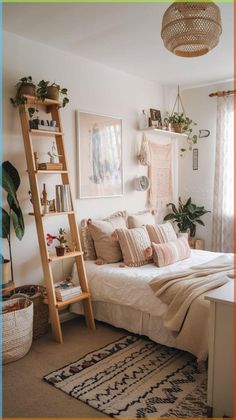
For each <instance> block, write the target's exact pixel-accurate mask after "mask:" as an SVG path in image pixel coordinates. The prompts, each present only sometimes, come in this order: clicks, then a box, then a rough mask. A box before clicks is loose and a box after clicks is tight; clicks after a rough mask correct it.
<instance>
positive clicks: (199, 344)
mask: <svg viewBox="0 0 236 420" xmlns="http://www.w3.org/2000/svg"><path fill="white" fill-rule="evenodd" d="M220 255H221V254H220V253H214V252H208V251H201V250H192V251H191V256H190V258H188V259H185V260H183V261H179V262H177V263H174V264H172V265H169V266H166V267H163V268H158V267H156V266H155V265H154V264H147V265H144V266H142V267H123V268H121V267H120V263H115V264H105V265H101V266H97V265H96V264H95V263H94V261H86V262H85V265H86V271H87V277H88V284H89V289H90V292H91V295H92V300H93V308H94V316H95V319H97V320H99V321H103V322H106V323H109V324H111V325H113V326H115V327H119V328H124V329H126V330H127V331H130V332H134V333H137V334H141V335H146V336H147V337H149V338H150V339H152V340H153V341H156V342H158V343H160V344H164V345H167V346H169V347H175V348H179V349H181V350H186V351H188V352H190V353H192V354H194V355H195V356H196V357H197V359H198V361H203V360H206V358H207V355H208V317H209V316H208V313H209V302H208V301H206V300H205V299H204V295H201V296H200V297H198V298H197V299H196V301H197V302H195V301H194V302H193V303H192V304H191V306H190V309H189V312H190V311H192V317H193V318H194V319H196V318H197V319H196V321H197V322H198V325H197V326H196V328H195V326H193V325H191V324H189V325H188V318H186V321H185V324H187V325H185V326H186V328H187V330H189V331H190V332H192V331H193V328H194V329H195V333H194V334H192V335H191V340H189V339H186V333H185V334H183V333H182V332H181V331H180V333H178V334H175V333H173V332H171V331H170V330H168V329H167V328H166V327H165V326H164V325H163V315H164V314H165V311H166V310H167V305H166V304H164V303H162V302H161V300H160V299H158V298H157V297H156V296H155V295H154V293H153V291H152V290H151V288H150V286H149V282H150V281H151V280H152V279H153V278H155V277H156V276H157V275H165V274H167V273H175V272H178V271H184V270H186V269H188V268H189V267H191V266H193V265H199V264H203V263H207V262H209V261H211V260H213V259H215V258H217V257H218V256H220ZM73 281H74V282H78V276H77V271H76V269H75V267H74V269H73ZM196 305H198V311H197V312H196V314H198V316H195V311H196ZM199 305H200V311H199ZM70 310H71V312H73V313H76V314H83V307H82V304H81V303H75V304H73V305H71V309H70ZM198 326H200V327H199V328H198Z"/></svg>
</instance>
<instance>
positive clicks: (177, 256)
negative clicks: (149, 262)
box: [152, 236, 191, 267]
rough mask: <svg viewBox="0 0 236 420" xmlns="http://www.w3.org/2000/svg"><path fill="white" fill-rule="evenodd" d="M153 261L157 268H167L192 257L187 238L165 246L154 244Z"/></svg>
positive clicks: (164, 244)
mask: <svg viewBox="0 0 236 420" xmlns="http://www.w3.org/2000/svg"><path fill="white" fill-rule="evenodd" d="M152 247H153V260H154V263H155V264H156V265H157V267H165V266H166V265H170V264H174V263H175V262H177V261H181V260H185V259H186V258H189V257H190V253H191V250H190V247H189V244H188V241H187V239H186V238H185V237H183V236H182V237H181V238H178V239H176V240H175V241H170V242H166V243H163V244H154V243H153V244H152Z"/></svg>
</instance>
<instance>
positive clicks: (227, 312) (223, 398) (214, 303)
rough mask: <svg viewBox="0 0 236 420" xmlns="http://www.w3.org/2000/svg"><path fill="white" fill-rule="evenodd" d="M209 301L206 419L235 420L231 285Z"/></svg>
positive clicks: (213, 294)
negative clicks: (207, 413) (226, 418)
mask: <svg viewBox="0 0 236 420" xmlns="http://www.w3.org/2000/svg"><path fill="white" fill-rule="evenodd" d="M205 299H207V300H209V301H210V321H209V322H210V324H209V361H208V392H207V405H208V407H209V417H214V418H219V417H221V418H222V417H231V418H232V417H234V282H233V281H231V282H230V283H228V284H226V285H224V286H222V287H220V288H219V289H216V290H213V291H212V292H210V293H208V294H207V295H206V296H205Z"/></svg>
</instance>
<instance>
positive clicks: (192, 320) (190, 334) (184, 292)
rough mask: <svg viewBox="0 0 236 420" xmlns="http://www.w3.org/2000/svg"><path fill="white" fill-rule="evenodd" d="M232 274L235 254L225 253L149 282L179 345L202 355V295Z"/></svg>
mask: <svg viewBox="0 0 236 420" xmlns="http://www.w3.org/2000/svg"><path fill="white" fill-rule="evenodd" d="M233 278H234V256H233V255H232V254H224V255H222V256H220V257H218V258H216V259H214V260H212V261H210V262H209V263H206V264H201V265H199V266H194V267H191V268H190V269H188V270H186V271H181V272H178V273H170V274H167V275H165V276H161V277H158V276H157V277H155V278H154V279H153V280H152V281H151V282H150V283H149V285H150V287H151V289H152V290H153V292H154V294H155V296H157V297H158V298H159V299H160V300H161V301H162V302H164V303H166V304H167V305H168V308H167V311H166V312H165V314H164V315H163V321H164V325H165V327H166V328H168V329H169V330H171V331H172V332H173V334H174V335H175V337H176V340H177V342H178V343H179V345H180V346H181V347H182V348H184V349H186V350H187V351H190V352H191V353H194V354H196V355H197V357H198V358H199V359H205V358H206V357H207V352H208V317H209V302H206V301H205V300H204V295H205V294H206V293H207V292H209V291H210V290H213V289H216V288H218V287H220V286H223V285H224V284H226V283H227V282H229V281H232V280H233Z"/></svg>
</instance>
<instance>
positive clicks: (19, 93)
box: [10, 76, 36, 106]
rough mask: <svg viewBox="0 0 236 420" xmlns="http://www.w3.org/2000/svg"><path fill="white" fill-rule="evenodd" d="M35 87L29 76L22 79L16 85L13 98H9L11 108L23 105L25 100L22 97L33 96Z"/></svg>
mask: <svg viewBox="0 0 236 420" xmlns="http://www.w3.org/2000/svg"><path fill="white" fill-rule="evenodd" d="M35 92H36V86H35V84H34V83H33V81H32V77H31V76H27V77H22V78H21V79H20V80H19V81H18V83H17V84H16V94H15V97H14V98H10V101H11V103H12V105H13V106H18V105H22V104H25V103H26V101H27V99H26V98H25V97H24V95H30V96H35Z"/></svg>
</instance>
